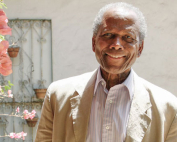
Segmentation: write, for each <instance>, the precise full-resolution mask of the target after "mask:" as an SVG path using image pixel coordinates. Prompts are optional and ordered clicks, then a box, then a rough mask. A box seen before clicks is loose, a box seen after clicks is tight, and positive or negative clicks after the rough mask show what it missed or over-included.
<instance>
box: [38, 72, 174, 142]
mask: <svg viewBox="0 0 177 142" xmlns="http://www.w3.org/2000/svg"><path fill="white" fill-rule="evenodd" d="M96 75H97V71H94V72H91V73H86V74H83V75H80V76H76V77H72V78H68V79H64V80H59V81H56V82H54V83H52V84H51V85H50V86H49V88H48V90H47V94H46V97H45V99H44V104H43V107H42V113H41V118H40V122H39V125H38V129H37V134H36V139H35V142H85V141H86V136H87V130H88V122H89V118H90V110H91V104H92V97H93V93H94V86H95V81H96ZM134 85H135V92H134V97H133V101H132V105H131V109H130V116H129V120H128V125H127V135H126V140H125V142H164V141H165V142H177V98H176V97H175V96H174V95H172V94H171V93H169V92H168V91H166V90H164V89H162V88H159V87H157V86H155V85H153V84H151V83H149V82H147V81H145V80H144V79H142V78H140V77H138V76H137V75H136V74H135V73H134Z"/></svg>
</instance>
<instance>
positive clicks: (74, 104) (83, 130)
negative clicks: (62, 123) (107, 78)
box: [70, 71, 97, 142]
mask: <svg viewBox="0 0 177 142" xmlns="http://www.w3.org/2000/svg"><path fill="white" fill-rule="evenodd" d="M96 75H97V71H94V72H93V73H91V75H90V74H88V76H87V77H86V78H87V79H85V77H84V78H80V79H79V82H80V83H76V84H79V86H75V89H76V92H75V93H74V94H73V96H72V97H71V99H70V103H71V114H72V119H73V128H74V134H75V138H76V142H85V140H86V136H87V129H88V123H89V118H90V111H91V104H92V98H93V93H94V87H95V81H96Z"/></svg>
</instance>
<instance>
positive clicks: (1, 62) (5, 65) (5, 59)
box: [0, 54, 12, 76]
mask: <svg viewBox="0 0 177 142" xmlns="http://www.w3.org/2000/svg"><path fill="white" fill-rule="evenodd" d="M0 73H1V74H2V75H4V76H7V75H9V74H11V73H12V61H11V60H10V58H9V56H8V55H7V54H1V55H0Z"/></svg>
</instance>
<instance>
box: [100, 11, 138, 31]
mask: <svg viewBox="0 0 177 142" xmlns="http://www.w3.org/2000/svg"><path fill="white" fill-rule="evenodd" d="M102 28H111V29H112V28H114V29H115V28H116V29H119V30H123V29H129V28H134V29H136V30H138V29H139V28H138V17H137V15H136V14H135V13H134V12H133V11H131V10H128V9H123V8H119V9H115V8H114V9H110V10H107V11H106V12H105V13H104V15H103V20H102Z"/></svg>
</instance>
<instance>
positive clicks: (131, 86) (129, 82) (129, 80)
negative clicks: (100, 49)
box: [94, 67, 134, 100]
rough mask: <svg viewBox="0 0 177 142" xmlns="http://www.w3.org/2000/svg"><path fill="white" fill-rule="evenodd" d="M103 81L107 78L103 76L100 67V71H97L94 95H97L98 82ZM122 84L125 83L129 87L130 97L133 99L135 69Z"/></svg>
mask: <svg viewBox="0 0 177 142" xmlns="http://www.w3.org/2000/svg"><path fill="white" fill-rule="evenodd" d="M101 81H103V82H105V80H104V79H103V78H102V76H101V70H100V67H99V68H98V72H97V79H96V83H95V88H94V95H96V90H97V88H98V84H99V83H100V82H101ZM122 84H124V85H125V86H126V87H127V88H128V90H129V95H130V99H131V100H132V98H133V92H134V82H133V69H131V71H130V74H129V75H128V77H127V78H126V80H125V81H124V82H123V83H122Z"/></svg>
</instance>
